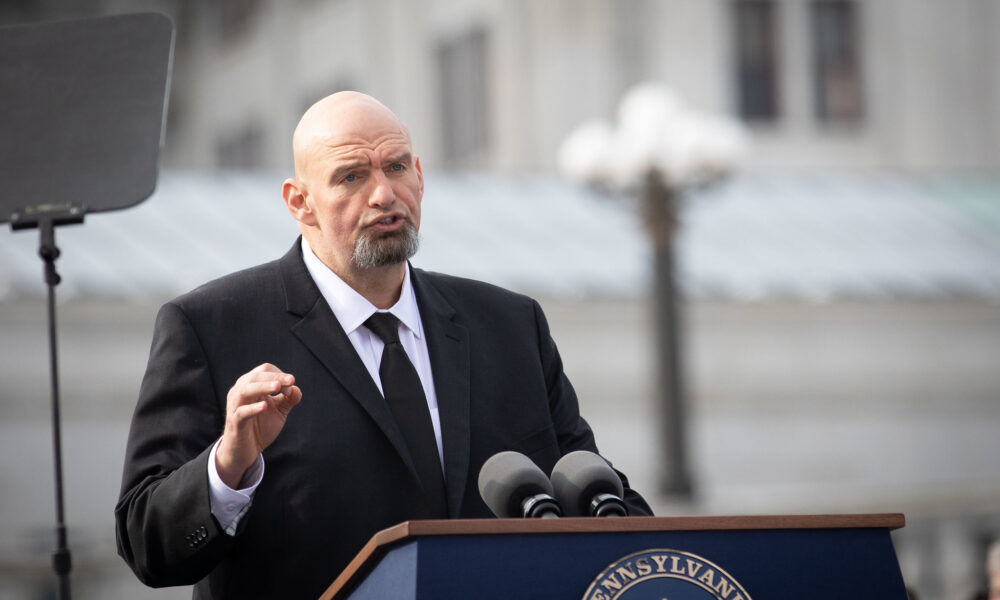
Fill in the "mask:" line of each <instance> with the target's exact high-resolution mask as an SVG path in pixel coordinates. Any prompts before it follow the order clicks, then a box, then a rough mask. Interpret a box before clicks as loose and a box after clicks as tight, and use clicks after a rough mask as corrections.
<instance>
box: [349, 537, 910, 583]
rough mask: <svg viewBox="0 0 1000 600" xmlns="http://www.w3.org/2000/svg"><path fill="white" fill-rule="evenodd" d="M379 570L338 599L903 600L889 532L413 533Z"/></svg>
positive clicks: (391, 549) (378, 563)
mask: <svg viewBox="0 0 1000 600" xmlns="http://www.w3.org/2000/svg"><path fill="white" fill-rule="evenodd" d="M643 552H645V553H647V554H646V555H645V556H646V558H641V557H633V558H632V560H629V559H630V556H631V555H635V554H636V553H643ZM372 558H373V559H374V557H372ZM643 561H645V562H643ZM374 562H375V564H374V566H370V567H369V570H368V571H367V573H366V575H365V577H364V579H363V580H360V581H359V582H358V583H356V584H355V585H354V587H353V589H352V590H351V591H350V592H349V593H348V594H347V595H346V596H344V595H340V594H338V595H337V596H336V597H338V598H343V597H346V598H350V599H352V600H375V599H378V600H384V599H386V598H394V599H396V598H399V599H413V600H418V599H419V600H432V599H449V600H450V599H458V598H461V599H464V598H483V599H489V598H503V599H505V600H507V599H511V598H518V599H523V598H544V599H551V600H562V599H565V600H583V599H584V598H586V599H587V600H643V599H646V598H648V599H649V600H662V599H663V598H669V600H699V599H702V598H704V599H708V600H773V599H786V598H787V599H795V600H798V599H805V598H808V599H810V600H844V599H845V598H850V599H851V600H906V597H907V596H906V591H905V589H904V586H903V579H902V575H901V573H900V570H899V563H898V561H897V560H896V554H895V550H894V549H893V546H892V540H891V538H890V535H889V528H886V527H881V528H880V527H858V528H850V527H837V528H784V529H782V528H775V529H766V528H762V529H753V528H748V529H710V530H682V531H613V532H612V531H565V532H554V531H545V532H537V533H536V532H531V533H502V534H496V533H492V534H450V535H414V536H409V537H404V538H402V539H400V540H399V541H398V542H396V545H394V546H389V547H388V549H387V551H386V552H385V553H384V554H383V555H382V556H381V558H380V559H379V560H377V561H374ZM616 563H617V564H616ZM368 564H369V565H371V562H369V563H368ZM612 565H614V567H613V568H612V569H611V570H608V571H605V570H606V569H608V567H609V566H612ZM637 573H638V574H639V575H640V576H637ZM599 576H600V577H599ZM642 576H645V578H643V577H642ZM343 591H345V592H346V590H343Z"/></svg>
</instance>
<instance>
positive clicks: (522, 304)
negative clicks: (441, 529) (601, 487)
mask: <svg viewBox="0 0 1000 600" xmlns="http://www.w3.org/2000/svg"><path fill="white" fill-rule="evenodd" d="M301 252H302V251H301V246H300V244H299V243H296V244H295V245H294V246H293V247H292V249H291V250H290V251H289V252H288V253H287V254H286V255H285V256H284V257H283V258H281V259H280V260H277V261H274V262H271V263H268V264H265V265H261V266H259V267H255V268H252V269H249V270H246V271H241V272H239V273H235V274H233V275H230V276H227V277H224V278H222V279H220V280H217V281H214V282H212V283H209V284H207V285H205V286H202V287H200V288H198V289H196V290H194V291H193V292H191V293H189V294H186V295H184V296H182V297H180V298H178V299H176V300H174V301H172V302H169V303H167V304H166V305H164V306H163V307H162V308H161V310H160V312H159V314H158V316H157V319H156V327H155V332H154V336H153V344H152V349H151V351H150V357H149V364H148V367H147V370H146V375H145V377H144V379H143V383H142V387H141V390H140V393H139V401H138V404H137V407H136V410H135V414H134V416H133V421H132V427H131V431H130V433H129V441H128V448H127V451H126V458H125V470H124V475H123V481H122V492H121V498H120V500H119V503H118V506H117V507H116V509H115V517H116V524H117V539H118V549H119V553H120V554H121V555H122V556H123V557H124V558H125V560H126V561H127V562H128V564H129V565H130V566H131V567H132V569H133V570H134V571H135V573H136V574H137V575H138V576H139V578H140V579H141V580H142V581H143V582H145V583H146V584H148V585H152V586H168V585H190V584H194V585H195V590H194V597H195V598H216V599H218V598H308V599H312V598H316V597H318V596H319V595H320V594H321V593H322V592H323V590H324V589H325V588H326V587H327V586H328V585H329V583H330V582H332V581H333V579H334V578H335V577H336V575H337V574H338V573H339V572H340V570H341V569H342V568H343V567H345V566H346V565H347V563H348V562H349V561H350V559H351V558H352V557H353V556H354V554H355V553H356V552H357V551H358V550H360V548H361V547H362V546H363V545H364V543H365V542H366V541H367V540H368V538H369V537H371V535H372V534H374V533H375V532H377V531H379V530H381V529H383V528H386V527H389V526H391V525H394V524H396V523H399V522H401V521H405V520H409V519H416V518H421V517H423V516H425V514H426V508H425V507H424V506H423V503H422V500H420V499H421V498H422V494H421V493H420V490H419V483H418V481H417V479H416V475H415V472H414V469H413V466H412V463H411V461H410V458H409V455H408V452H407V450H406V446H405V443H404V441H403V437H402V434H401V433H400V431H399V429H398V428H397V426H396V424H395V422H394V421H393V419H392V416H391V413H390V411H389V409H388V407H387V406H386V404H385V402H384V400H383V399H382V396H381V395H380V393H379V391H378V388H377V387H376V385H375V383H374V382H373V381H372V379H371V376H370V375H369V373H368V371H367V369H366V368H365V367H364V365H363V363H362V362H361V359H360V358H359V357H358V355H357V353H356V352H355V351H354V348H353V346H352V345H351V343H350V341H349V340H348V338H347V335H346V334H345V333H344V331H343V329H342V328H341V327H340V324H339V323H338V321H337V320H336V317H334V315H333V312H332V311H331V310H330V307H329V305H328V304H327V302H326V301H325V299H324V298H323V296H322V295H321V294H320V292H319V289H318V288H317V287H316V284H315V282H314V281H313V280H312V278H311V277H310V275H309V273H308V271H307V270H306V267H305V264H304V262H303V260H302V255H301ZM412 281H413V285H414V289H415V292H416V295H417V303H418V306H419V309H420V315H421V319H422V321H423V326H424V330H425V332H426V336H427V348H428V351H429V353H430V359H431V368H432V371H433V376H434V384H435V388H436V391H437V396H438V403H439V410H440V419H441V429H442V439H443V447H444V466H445V481H446V487H447V495H448V506H449V513H450V516H451V517H453V518H457V517H462V518H475V517H490V516H492V515H491V513H490V511H489V509H488V508H487V507H486V505H485V504H484V503H483V501H482V500H481V499H480V497H479V493H478V489H477V477H478V473H479V469H480V467H481V466H482V464H483V462H485V461H486V459H487V458H489V457H490V456H492V455H493V454H494V453H496V452H499V451H501V450H518V451H520V452H523V453H524V454H526V455H528V456H529V457H531V458H532V459H533V460H534V461H535V462H536V463H537V464H538V465H539V466H540V467H541V468H542V470H544V471H545V472H546V473H548V472H550V471H551V469H552V466H553V465H554V464H555V462H556V461H557V460H558V459H559V458H560V457H561V456H562V455H563V454H565V453H567V452H570V451H573V450H578V449H586V450H591V451H596V450H597V449H596V446H595V444H594V437H593V434H592V433H591V430H590V427H589V426H588V425H587V423H586V422H585V421H584V420H583V419H582V418H581V417H580V415H579V411H578V406H577V399H576V395H575V393H574V391H573V388H572V386H571V385H570V383H569V381H568V380H567V379H566V377H565V375H564V374H563V369H562V363H561V361H560V358H559V354H558V352H557V350H556V347H555V344H554V343H553V341H552V339H551V337H550V335H549V330H548V325H547V324H546V322H545V318H544V316H543V314H542V311H541V309H540V308H539V306H538V304H537V303H536V302H535V301H534V300H531V299H530V298H527V297H525V296H521V295H517V294H514V293H511V292H508V291H505V290H502V289H500V288H497V287H494V286H491V285H488V284H484V283H480V282H475V281H470V280H466V279H459V278H455V277H449V276H445V275H440V274H433V273H427V272H424V271H421V270H418V269H414V270H413V276H412ZM264 362H270V363H273V364H275V365H276V366H278V367H279V368H281V369H282V370H284V371H286V372H289V373H292V374H294V375H295V377H296V384H297V385H298V386H299V387H300V388H301V389H302V394H303V397H302V401H301V403H300V404H299V405H298V406H297V407H296V408H295V409H294V410H292V412H291V414H290V415H289V417H288V421H287V422H286V424H285V427H284V429H283V430H282V432H281V434H280V435H279V436H278V438H277V440H276V441H275V442H274V443H273V444H272V445H271V446H270V447H269V448H267V450H265V452H264V461H265V470H266V472H265V474H264V478H263V481H262V482H261V484H260V486H259V487H258V489H257V491H256V494H255V496H254V499H253V503H252V506H251V507H250V509H249V511H248V512H247V514H246V515H245V517H244V518H243V519H242V520H241V521H240V523H239V527H238V529H237V532H236V535H235V536H230V535H228V534H226V533H225V532H224V531H222V530H221V529H220V527H219V525H218V523H217V522H216V521H215V519H214V517H213V516H212V514H211V510H210V505H209V492H208V479H207V462H208V455H209V448H210V447H211V446H212V444H213V443H214V442H215V441H216V440H217V439H218V437H219V436H220V435H221V432H222V428H223V423H224V420H225V405H226V393H227V392H228V390H229V388H230V387H231V386H232V385H233V383H234V382H235V381H236V379H237V378H238V377H239V376H240V375H242V374H243V373H245V372H247V371H248V370H250V369H251V368H253V367H255V366H257V365H258V364H261V363H264ZM623 482H624V484H625V487H626V490H627V491H626V500H627V503H628V505H629V508H630V511H631V512H632V513H633V514H649V513H650V511H649V507H648V506H647V505H646V503H645V502H644V501H643V500H642V498H641V497H639V496H638V494H636V493H635V492H633V491H632V490H630V489H628V483H627V481H625V480H624V477H623Z"/></svg>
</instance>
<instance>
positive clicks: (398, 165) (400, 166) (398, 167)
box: [389, 163, 404, 171]
mask: <svg viewBox="0 0 1000 600" xmlns="http://www.w3.org/2000/svg"><path fill="white" fill-rule="evenodd" d="M389 168H390V169H392V170H393V171H402V170H403V168H404V167H403V164H402V163H395V164H393V165H392V166H391V167H389Z"/></svg>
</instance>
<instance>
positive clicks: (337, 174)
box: [330, 160, 368, 183]
mask: <svg viewBox="0 0 1000 600" xmlns="http://www.w3.org/2000/svg"><path fill="white" fill-rule="evenodd" d="M367 166H368V161H361V160H358V161H354V162H351V163H347V164H343V165H340V166H339V167H337V168H336V169H334V170H333V173H331V174H330V183H337V182H338V181H340V180H341V179H343V178H344V177H347V174H348V173H350V172H351V171H354V170H357V169H362V168H365V167H367Z"/></svg>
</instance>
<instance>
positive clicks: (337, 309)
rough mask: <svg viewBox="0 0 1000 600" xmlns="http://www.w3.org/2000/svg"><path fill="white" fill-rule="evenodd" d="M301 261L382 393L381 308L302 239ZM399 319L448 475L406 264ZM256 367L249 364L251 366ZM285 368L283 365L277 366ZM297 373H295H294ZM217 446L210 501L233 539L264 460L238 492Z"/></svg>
mask: <svg viewBox="0 0 1000 600" xmlns="http://www.w3.org/2000/svg"><path fill="white" fill-rule="evenodd" d="M302 258H303V260H305V263H306V268H307V269H308V270H309V274H310V275H311V276H312V278H313V280H314V281H315V282H316V286H317V287H318V288H319V291H320V293H321V294H322V295H323V298H324V299H326V301H327V303H328V304H329V305H330V309H331V310H332V311H333V314H334V316H335V317H337V321H339V322H340V326H341V327H343V329H344V331H345V332H346V333H347V338H348V339H349V340H350V341H351V345H352V346H354V350H355V351H357V353H358V356H359V357H361V362H363V363H364V365H365V368H367V369H368V373H369V374H370V375H371V377H372V380H373V381H374V382H375V385H376V386H378V389H379V391H380V392H381V391H382V380H381V378H380V377H379V374H378V369H379V364H380V363H381V362H382V348H383V347H384V345H385V344H384V343H383V342H382V340H381V339H380V338H379V337H378V336H377V335H375V334H374V333H372V332H371V331H369V330H368V328H367V327H364V326H363V325H364V322H365V321H367V320H368V317H370V316H372V314H373V313H375V312H376V311H377V310H378V309H377V308H376V307H375V305H374V304H372V303H371V302H369V301H368V300H367V299H365V297H364V296H362V295H361V294H359V293H358V292H357V291H355V290H354V288H352V287H351V286H349V285H347V283H345V282H344V280H343V279H341V278H340V277H338V276H337V274H336V273H334V272H333V271H331V270H330V269H329V268H328V267H327V266H326V265H324V264H323V263H322V261H320V260H319V259H318V258H317V257H316V255H315V254H313V251H312V249H311V248H310V247H309V244H308V242H306V239H305V238H302ZM383 312H390V313H392V314H393V315H394V316H395V317H396V318H397V319H399V341H400V343H401V344H402V345H403V349H404V350H406V355H407V356H408V357H409V358H410V362H412V363H413V366H414V368H416V370H417V375H418V376H419V377H420V383H421V384H423V387H424V395H425V396H426V397H427V408H428V409H429V410H430V414H431V423H432V425H433V426H434V438H435V440H436V441H437V447H438V458H439V459H440V460H441V471H442V473H443V472H444V455H443V452H442V444H441V419H440V418H439V416H438V403H437V394H436V392H435V391H434V378H433V377H432V375H431V361H430V355H429V354H428V352H427V337H426V336H425V335H424V327H423V323H422V322H421V320H420V310H419V308H418V307H417V296H416V294H415V293H414V291H413V283H412V282H411V281H410V269H409V266H408V265H407V269H406V273H405V275H404V277H403V288H402V291H401V292H400V294H399V300H398V301H397V302H396V304H394V305H393V306H392V307H391V308H389V309H388V310H387V311H383ZM254 366H256V365H249V366H248V370H249V368H252V367H254ZM277 366H278V368H281V367H282V365H277ZM294 374H295V373H292V375H294ZM302 401H303V402H308V401H309V390H303V391H302ZM218 445H219V442H218V441H217V442H216V443H215V446H214V447H213V448H212V452H211V455H210V456H209V460H208V481H209V497H210V502H211V507H212V514H213V515H215V518H216V519H217V520H218V521H219V524H220V525H222V528H223V529H225V530H226V533H228V534H229V535H235V533H236V525H237V524H238V523H239V520H240V519H241V518H242V517H243V515H244V514H246V511H247V509H248V508H249V507H250V503H251V501H252V500H253V494H254V491H256V489H257V486H258V485H260V482H261V480H263V478H264V459H263V457H262V456H257V460H256V461H255V462H254V464H253V466H251V467H250V468H249V469H247V471H246V473H245V474H244V476H243V480H242V481H241V482H240V489H238V490H234V489H232V488H230V487H229V486H227V485H226V484H225V483H224V482H223V481H222V478H221V477H219V474H218V471H217V469H216V468H215V451H216V448H218Z"/></svg>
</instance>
